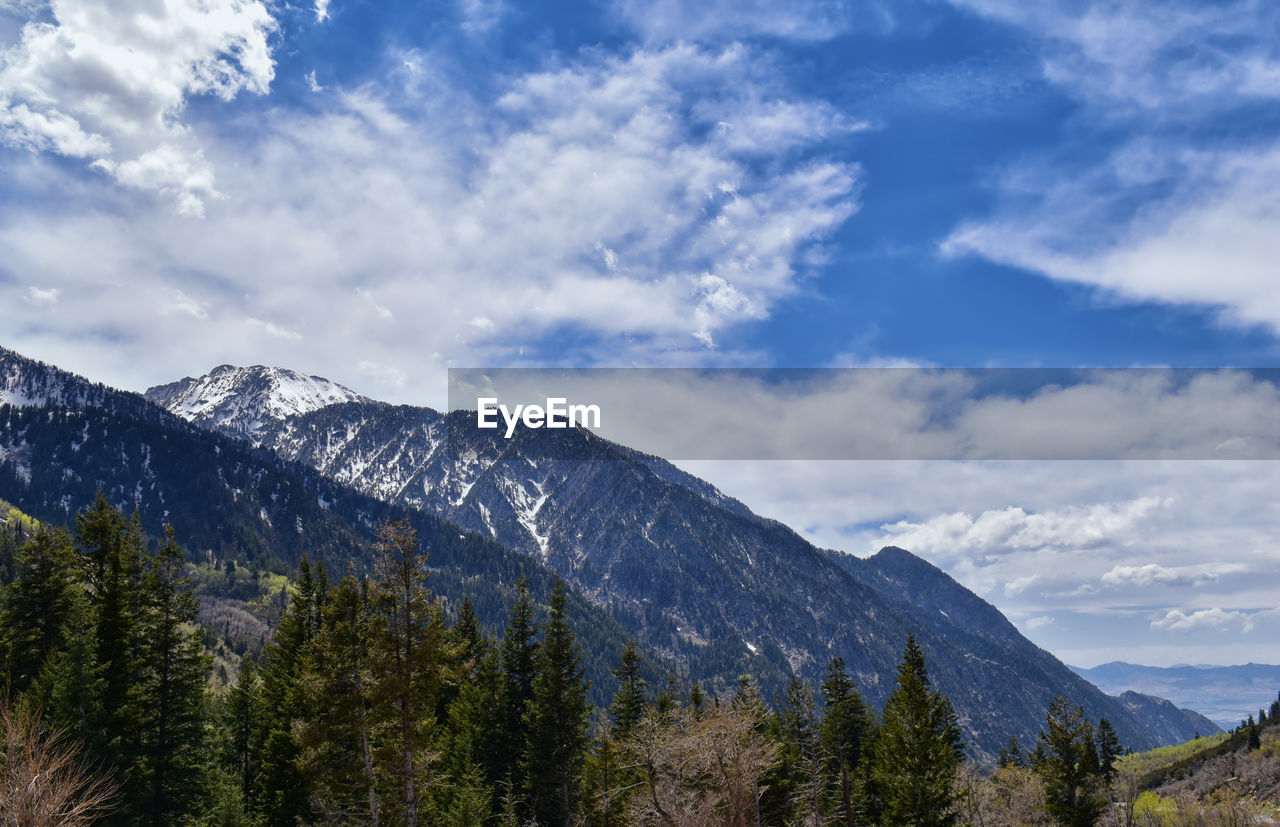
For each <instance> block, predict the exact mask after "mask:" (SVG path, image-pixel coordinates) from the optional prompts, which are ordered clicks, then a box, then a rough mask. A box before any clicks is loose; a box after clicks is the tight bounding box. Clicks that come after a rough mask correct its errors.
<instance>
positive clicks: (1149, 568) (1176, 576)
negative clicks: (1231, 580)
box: [1102, 563, 1247, 587]
mask: <svg viewBox="0 0 1280 827" xmlns="http://www.w3.org/2000/svg"><path fill="white" fill-rule="evenodd" d="M1246 569H1247V567H1246V566H1243V565H1239V564H1235V565H1232V564H1220V565H1215V564H1206V565H1196V566H1177V567H1172V568H1171V567H1167V566H1161V565H1158V564H1156V563H1146V564H1144V565H1141V566H1131V565H1117V566H1115V567H1113V568H1112V569H1111V571H1108V572H1107V573H1106V574H1104V575H1102V583H1103V584H1104V585H1107V586H1112V587H1130V586H1139V587H1145V586H1156V585H1160V586H1201V585H1204V584H1206V583H1211V582H1213V581H1215V580H1217V579H1218V578H1219V577H1220V576H1221V575H1223V574H1227V573H1235V572H1240V571H1244V570H1246Z"/></svg>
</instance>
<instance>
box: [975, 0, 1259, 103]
mask: <svg viewBox="0 0 1280 827" xmlns="http://www.w3.org/2000/svg"><path fill="white" fill-rule="evenodd" d="M952 2H953V3H954V4H955V5H958V6H962V7H967V8H969V9H971V10H973V11H975V12H977V13H979V14H982V15H984V16H987V17H991V18H994V19H996V20H1000V21H1003V22H1005V23H1008V24H1010V25H1013V26H1016V27H1019V28H1022V29H1025V30H1027V31H1028V32H1030V33H1032V34H1033V35H1034V36H1036V37H1038V38H1042V39H1043V41H1044V43H1045V44H1046V45H1045V47H1044V51H1043V65H1044V73H1045V76H1046V77H1047V78H1048V79H1049V80H1051V81H1053V82H1055V83H1057V84H1059V85H1061V86H1062V88H1063V89H1064V90H1066V91H1067V92H1068V93H1069V94H1072V95H1075V96H1078V97H1081V98H1083V99H1084V100H1086V101H1087V102H1089V103H1091V104H1094V105H1097V106H1101V107H1106V108H1107V109H1108V111H1109V113H1111V114H1122V113H1129V112H1131V111H1132V110H1134V109H1138V110H1141V111H1142V112H1144V113H1145V114H1146V115H1147V116H1154V117H1156V118H1160V119H1180V118H1185V117H1187V116H1188V115H1196V114H1199V113H1200V112H1201V111H1203V109H1204V108H1208V109H1216V108H1218V107H1219V106H1221V105H1222V104H1223V103H1224V101H1229V100H1230V99H1231V98H1233V97H1236V96H1245V97H1259V98H1263V99H1267V98H1274V97H1276V96H1278V95H1280V82H1278V72H1280V60H1278V56H1280V47H1278V46H1277V41H1276V35H1277V32H1278V24H1280V14H1278V13H1277V10H1276V9H1275V7H1274V6H1273V5H1271V4H1267V3H1257V2H1254V0H1232V1H1229V2H1225V3H1214V4H1204V3H1190V2H1183V1H1181V0H1174V1H1173V2H1168V3H1163V4H1161V6H1160V7H1159V9H1158V10H1157V9H1153V8H1152V6H1151V5H1150V4H1149V3H1146V2H1141V0H1086V2H1075V0H1042V2H1036V3H1025V2H1020V0H952Z"/></svg>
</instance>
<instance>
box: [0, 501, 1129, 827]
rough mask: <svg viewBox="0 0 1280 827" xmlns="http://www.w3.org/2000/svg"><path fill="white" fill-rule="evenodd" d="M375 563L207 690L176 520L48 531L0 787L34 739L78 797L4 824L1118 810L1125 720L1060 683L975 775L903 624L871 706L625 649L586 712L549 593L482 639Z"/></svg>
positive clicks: (931, 821) (23, 626) (392, 556)
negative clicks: (1041, 711)
mask: <svg viewBox="0 0 1280 827" xmlns="http://www.w3.org/2000/svg"><path fill="white" fill-rule="evenodd" d="M375 552H376V554H375V558H374V563H373V565H372V567H371V570H370V571H369V572H367V573H363V574H359V575H357V574H356V573H354V572H350V573H347V574H345V575H343V576H342V577H341V578H338V579H336V581H335V580H334V579H333V578H331V577H330V575H329V573H328V572H327V571H326V569H325V567H324V566H323V565H320V564H315V565H313V564H311V563H310V562H309V561H308V560H306V559H305V558H304V559H303V560H302V562H301V566H300V569H299V573H298V577H297V579H296V581H295V583H294V587H293V589H292V594H291V598H290V600H289V603H288V607H287V608H286V609H285V611H284V613H283V615H282V616H281V618H280V621H279V623H278V625H277V628H276V629H275V632H274V636H273V638H272V640H271V642H270V643H269V644H268V645H267V646H266V647H265V649H264V650H263V652H262V653H261V655H260V657H258V658H256V659H255V658H248V657H247V658H245V659H244V660H243V661H242V664H241V667H240V670H239V674H238V675H237V676H236V677H235V680H234V682H233V683H232V684H231V686H229V687H228V688H227V689H225V691H220V692H215V691H213V689H212V688H211V686H212V685H211V683H210V681H209V673H210V665H211V658H210V655H209V653H208V652H207V651H206V649H205V647H204V645H203V643H202V640H201V634H200V631H199V629H198V628H197V627H196V625H195V620H196V603H195V600H194V599H193V598H192V596H191V594H190V585H189V582H188V580H187V578H186V575H185V573H184V563H183V554H182V550H181V549H180V548H179V547H178V545H177V543H176V542H175V541H174V539H173V532H172V530H170V531H168V532H166V534H165V535H164V537H162V538H161V539H160V540H159V541H158V542H156V543H154V544H152V546H151V548H149V547H148V542H147V540H146V537H145V536H144V533H143V531H142V529H141V527H140V525H139V522H138V520H137V518H136V517H126V516H124V515H123V514H122V513H121V512H119V511H117V510H116V509H114V508H112V507H111V506H110V505H109V504H108V503H107V502H106V501H105V499H104V498H101V497H99V498H98V500H97V501H96V502H95V503H94V504H93V506H91V507H90V508H88V509H86V510H85V511H84V512H82V513H81V514H80V515H79V516H78V517H77V520H76V524H75V527H74V531H72V532H71V533H67V532H63V531H61V530H59V529H55V528H50V527H47V526H41V527H39V528H38V529H37V530H36V531H35V533H34V534H32V535H31V536H30V537H29V538H27V539H26V540H25V542H24V544H23V545H22V546H21V547H20V549H19V550H18V552H17V553H16V555H15V556H14V560H13V566H12V572H13V578H12V582H11V583H9V585H8V586H7V587H6V588H5V589H4V600H3V608H2V609H0V630H2V631H0V655H2V656H3V661H2V663H3V673H2V674H0V681H3V683H0V687H3V690H2V691H3V693H4V696H5V698H6V700H5V702H4V704H3V706H4V716H3V718H2V720H3V723H0V727H3V729H4V731H5V733H6V734H7V737H6V739H0V743H5V744H10V746H6V747H5V748H4V749H5V753H4V755H3V756H0V758H2V761H3V763H0V771H2V772H3V773H4V779H3V780H0V784H2V785H8V787H5V786H0V822H5V823H7V822H6V821H5V820H6V818H8V816H9V813H6V812H5V808H6V807H9V808H10V811H11V812H12V811H13V808H14V807H17V806H19V804H17V803H15V802H18V801H19V799H20V798H21V796H17V794H16V793H14V792H12V791H15V790H19V788H21V789H27V788H31V789H37V788H38V786H39V785H38V784H37V785H33V784H32V781H31V779H32V778H33V777H34V774H33V772H31V771H30V768H29V767H28V768H27V770H24V772H26V774H25V775H24V774H22V773H21V772H18V771H17V769H18V768H22V766H23V763H24V761H26V762H27V764H30V763H31V760H32V756H33V755H35V753H36V752H39V749H45V752H46V753H47V754H48V755H53V756H54V757H58V756H64V757H65V761H64V764H65V767H64V771H63V773H62V774H61V775H58V774H57V773H47V774H45V775H44V776H43V777H44V778H46V779H51V780H50V781H49V782H48V783H53V782H55V781H56V782H57V784H60V785H61V787H62V788H63V790H64V792H66V791H67V790H70V791H71V792H69V793H67V794H65V795H64V796H63V800H64V803H63V805H59V806H63V807H64V809H63V810H59V811H58V813H57V814H56V816H55V817H50V818H48V819H46V820H45V821H40V820H39V819H38V818H32V820H30V821H29V822H18V823H33V824H39V823H50V824H54V823H57V824H75V823H90V822H91V821H93V820H94V819H98V820H101V821H103V822H104V823H109V824H156V825H160V824H182V823H191V824H197V823H198V824H225V825H283V824H369V825H401V824H403V825H511V827H515V826H516V825H530V824H537V825H579V824H581V825H602V826H603V827H611V826H612V825H627V824H643V825H650V824H653V825H659V824H661V825H744V826H745V825H756V824H760V825H765V824H770V825H772V824H776V825H792V824H803V825H828V824H839V825H850V826H851V825H868V824H870V825H922V826H923V825H930V826H932V825H937V826H938V827H947V825H958V824H962V823H983V824H995V823H1019V822H1018V820H1017V817H1014V816H1010V819H1011V820H1009V821H1003V822H1002V821H995V820H991V819H992V816H990V814H991V813H992V812H994V809H993V808H996V805H995V804H991V803H990V802H988V803H983V802H984V801H985V799H984V798H983V797H984V796H989V795H995V796H996V797H997V798H998V797H999V795H998V790H997V791H996V792H995V793H993V792H992V790H993V787H992V784H994V783H996V780H998V779H999V778H1000V777H1001V776H1000V773H1004V776H1005V777H1013V776H1016V775H1017V774H1018V773H1024V774H1029V775H1033V776H1035V777H1036V778H1037V779H1039V782H1038V783H1039V785H1040V786H1039V789H1041V790H1043V793H1042V794H1041V795H1040V797H1039V798H1038V799H1036V800H1035V801H1034V802H1032V803H1031V804H1030V805H1028V806H1031V807H1032V808H1033V809H1035V811H1036V813H1037V814H1038V815H1037V817H1038V818H1041V819H1047V823H1057V824H1064V825H1076V824H1093V823H1097V821H1098V819H1099V818H1100V817H1101V815H1102V813H1103V811H1104V810H1105V808H1106V806H1107V801H1108V799H1107V796H1106V789H1107V786H1108V784H1109V783H1110V781H1111V780H1112V778H1113V777H1114V773H1115V761H1116V758H1117V757H1118V755H1119V754H1120V751H1121V747H1120V744H1119V742H1118V740H1117V739H1116V737H1115V732H1114V730H1113V729H1112V728H1111V726H1110V724H1108V723H1107V722H1106V721H1105V720H1103V721H1100V722H1098V724H1097V725H1096V726H1095V725H1094V724H1092V723H1091V722H1090V721H1088V720H1087V719H1086V718H1085V717H1084V713H1083V710H1082V709H1080V707H1079V706H1075V705H1072V704H1070V703H1069V702H1067V701H1065V700H1063V699H1061V698H1060V699H1058V700H1056V701H1054V703H1053V704H1052V705H1051V706H1050V707H1049V709H1048V712H1047V716H1046V724H1045V728H1044V731H1043V732H1042V734H1041V737H1040V739H1039V741H1038V743H1037V744H1036V746H1035V748H1034V749H1033V750H1031V751H1030V752H1029V753H1024V752H1023V751H1022V749H1021V748H1020V747H1019V745H1018V744H1017V743H1016V741H1015V742H1011V744H1010V745H1009V747H1008V748H1006V749H1005V750H1004V751H1002V754H1001V759H1000V764H1001V768H1000V770H999V772H997V774H996V775H995V776H991V777H987V778H983V777H979V776H978V775H976V774H975V773H974V771H973V769H972V768H968V769H965V768H964V743H963V741H962V738H961V730H960V726H959V722H958V720H957V717H956V713H955V711H954V710H953V708H952V706H951V704H950V702H949V701H948V700H947V698H946V697H945V695H944V694H943V693H942V692H940V691H939V690H938V689H937V688H936V687H935V686H934V685H933V683H932V681H931V679H930V677H929V673H928V669H927V666H926V662H925V656H924V653H923V652H922V651H921V648H920V647H919V645H918V644H917V643H916V641H915V640H914V639H913V638H908V640H907V641H906V644H905V647H904V650H903V655H902V660H901V662H900V663H899V665H898V668H897V674H896V685H895V688H894V690H893V692H892V694H891V695H890V696H889V698H888V700H887V702H886V704H885V706H884V708H883V710H882V711H880V713H879V714H877V713H876V711H875V710H873V709H872V708H870V707H869V706H868V705H867V704H866V703H864V702H863V700H862V698H861V696H860V694H859V692H858V689H857V686H856V685H855V683H854V681H853V679H852V678H851V677H850V675H849V673H848V670H847V669H846V667H845V664H844V662H843V661H842V660H841V659H839V658H836V659H833V660H832V661H831V662H830V664H829V665H828V668H827V670H826V675H825V679H824V680H823V681H822V683H821V685H820V686H818V687H816V689H815V688H813V687H810V686H809V685H807V684H806V683H804V682H802V681H800V680H799V679H793V680H792V681H791V682H790V684H789V685H788V686H787V688H786V691H785V692H784V693H783V694H782V696H781V697H779V698H775V699H772V703H766V701H765V699H762V698H761V697H760V692H759V691H758V689H757V688H756V684H755V683H754V682H753V681H752V680H751V678H750V677H744V678H743V679H742V681H741V683H740V684H739V686H738V687H737V689H736V691H735V692H733V693H732V694H730V695H726V696H724V697H709V696H707V695H706V694H705V693H704V692H703V691H702V689H701V688H700V687H699V686H697V685H694V686H692V687H691V688H689V689H688V691H685V690H681V689H677V688H676V685H675V684H674V683H672V684H668V685H666V686H663V687H658V688H654V687H651V686H649V685H648V683H647V682H646V681H645V679H644V677H643V676H642V668H641V667H642V660H641V653H640V650H639V649H638V647H637V646H636V645H635V644H634V643H632V644H631V645H629V646H628V647H627V648H626V650H625V651H624V652H623V654H622V657H621V661H620V662H619V663H618V665H617V667H616V669H615V670H614V675H615V676H616V677H617V681H618V690H617V692H616V694H615V695H614V697H613V699H612V702H611V703H610V704H609V705H608V707H607V708H598V709H593V707H592V705H591V704H590V703H589V701H588V697H589V696H588V690H589V687H588V684H587V682H586V680H585V679H584V675H583V669H582V665H581V662H582V649H581V645H580V643H579V641H578V638H577V637H576V636H575V633H574V631H573V629H571V628H570V625H569V623H568V621H567V617H566V600H567V591H566V588H565V586H564V584H563V583H557V584H556V585H555V587H554V588H553V589H552V591H551V594H550V596H549V601H548V602H549V612H548V614H547V615H546V618H547V619H546V620H545V622H543V623H539V622H538V621H537V618H538V617H539V613H538V611H537V608H538V607H537V606H536V604H535V602H534V600H533V598H532V596H531V595H530V593H529V590H528V589H527V588H526V587H524V585H523V584H521V587H520V588H519V589H518V592H517V597H516V599H515V601H514V604H513V605H511V606H510V609H509V613H508V617H507V622H506V627H505V629H504V630H503V632H502V634H501V635H500V636H498V637H490V636H489V635H488V634H487V633H486V631H485V630H484V628H483V627H482V626H481V624H480V623H479V621H478V620H477V617H476V614H475V612H474V611H473V610H472V607H471V606H470V604H469V603H467V602H463V603H462V604H461V606H460V607H459V608H458V609H457V611H456V612H453V613H452V614H450V613H449V612H447V611H446V609H445V606H444V605H443V603H442V602H441V601H440V600H439V599H438V598H437V597H436V596H434V595H433V594H432V592H431V590H430V588H429V583H428V577H427V571H428V568H427V552H426V551H425V550H424V549H422V548H421V547H420V546H419V543H418V540H417V537H416V535H415V534H414V531H413V529H412V527H411V526H409V525H408V524H406V523H388V524H384V525H383V526H381V527H380V528H379V530H378V541H377V544H376V548H375ZM24 739H25V740H24ZM19 742H21V743H19ZM14 744H16V745H14ZM23 744H27V746H23ZM42 744H43V745H47V749H46V747H45V746H40V745H42ZM37 747H39V749H37ZM59 750H61V752H59ZM24 784H25V785H26V787H23V785H24ZM6 789H7V790H10V792H6ZM1006 798H1007V796H1006ZM993 800H994V799H993ZM5 801H8V802H10V803H8V804H6V803H4V802H5ZM86 802H88V804H89V805H91V806H87V805H86ZM22 806H29V807H31V808H33V809H32V810H31V812H38V807H40V806H46V811H48V812H52V810H48V809H47V808H48V807H52V806H54V805H40V804H39V803H38V802H34V800H33V801H32V802H28V803H27V804H24V805H22ZM72 806H74V807H75V808H76V809H75V812H74V813H73V812H72V810H71V809H67V808H70V807H72ZM996 809H998V808H996ZM1006 809H1007V808H1006ZM984 813H986V814H987V817H986V818H984ZM1036 823H1039V822H1036Z"/></svg>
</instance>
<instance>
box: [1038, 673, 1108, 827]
mask: <svg viewBox="0 0 1280 827" xmlns="http://www.w3.org/2000/svg"><path fill="white" fill-rule="evenodd" d="M1032 768H1033V769H1034V770H1035V772H1036V774H1037V775H1039V776H1040V777H1041V778H1042V779H1044V786H1045V799H1046V807H1047V809H1048V812H1049V815H1050V816H1051V817H1052V818H1053V819H1054V821H1055V822H1056V823H1058V824H1062V825H1069V826H1070V827H1085V826H1086V825H1092V824H1095V823H1096V822H1097V820H1098V817H1099V816H1100V815H1101V814H1102V810H1103V808H1104V807H1105V806H1106V800H1105V799H1104V798H1102V797H1101V796H1100V795H1099V794H1098V790H1099V787H1100V786H1101V774H1102V770H1101V766H1100V764H1099V761H1098V750H1097V746H1096V745H1095V741H1094V730H1093V725H1092V724H1091V723H1089V719H1088V718H1086V717H1085V715H1084V709H1083V707H1080V706H1079V705H1075V704H1072V703H1071V702H1070V701H1068V700H1067V699H1065V698H1063V697H1061V696H1058V697H1057V698H1054V700H1053V703H1052V704H1050V705H1049V711H1048V714H1047V715H1046V718H1045V728H1044V730H1042V731H1041V733H1040V740H1039V741H1038V742H1037V744H1036V751H1035V754H1034V758H1033V760H1032Z"/></svg>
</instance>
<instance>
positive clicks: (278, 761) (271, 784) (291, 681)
mask: <svg viewBox="0 0 1280 827" xmlns="http://www.w3.org/2000/svg"><path fill="white" fill-rule="evenodd" d="M320 591H321V589H320V588H319V587H318V585H317V582H316V578H315V576H314V575H313V573H312V571H311V563H310V561H309V560H308V559H307V558H306V557H305V556H303V558H302V560H301V562H300V563H299V565H298V582H297V586H296V589H295V591H294V595H293V599H292V600H290V601H289V605H288V608H287V609H286V610H285V613H284V615H283V616H282V617H281V618H280V623H279V625H278V626H277V627H276V633H275V636H274V638H273V640H272V643H271V645H270V646H268V647H267V649H266V651H265V653H264V657H263V659H264V663H263V669H262V707H261V715H260V717H259V719H258V725H259V727H260V728H261V729H260V732H259V734H258V736H257V739H256V740H257V743H258V745H259V749H260V750H261V752H260V755H261V763H260V765H259V767H258V773H257V775H258V779H257V781H258V790H257V792H256V794H255V795H254V796H253V797H252V801H253V805H254V807H255V810H256V813H257V814H259V815H261V816H262V817H263V818H264V819H265V820H266V821H267V822H269V823H272V824H293V823H294V822H296V821H297V820H299V819H305V818H307V817H308V816H309V812H308V809H307V790H306V785H305V783H304V781H303V777H302V772H301V769H300V767H299V764H298V759H299V757H300V755H301V749H300V748H299V746H298V743H297V741H296V739H295V738H294V735H293V721H294V720H295V719H298V718H301V717H303V715H302V711H303V709H302V698H301V689H300V683H301V676H302V668H303V659H304V658H305V657H306V654H307V652H308V650H309V649H310V647H311V645H312V643H313V641H314V636H315V631H316V626H317V624H318V618H317V615H318V611H317V608H316V605H317V595H318V593H319V592H320Z"/></svg>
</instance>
